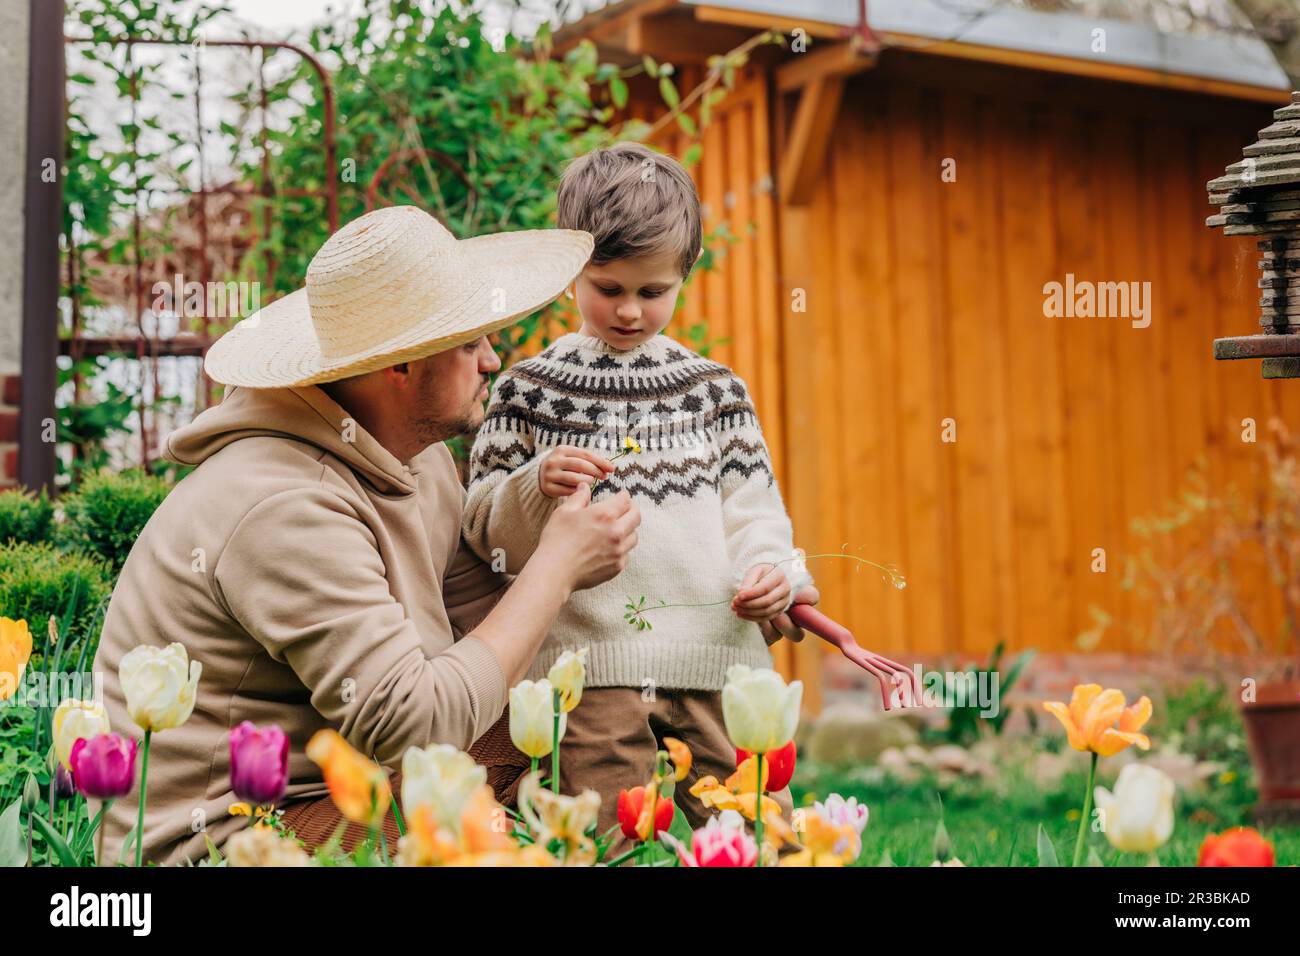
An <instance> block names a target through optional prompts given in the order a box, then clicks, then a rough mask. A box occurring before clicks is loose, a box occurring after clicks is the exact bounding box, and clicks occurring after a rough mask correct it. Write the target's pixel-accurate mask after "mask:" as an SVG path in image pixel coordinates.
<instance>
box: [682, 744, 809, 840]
mask: <svg viewBox="0 0 1300 956" xmlns="http://www.w3.org/2000/svg"><path fill="white" fill-rule="evenodd" d="M757 762H758V761H756V760H755V759H754V758H753V757H750V758H748V759H746V760H745V762H744V763H742V764H741V765H740V767H739V768H738V769H737V770H736V772H735V773H733V774H732V775H731V776H730V777H728V778H727V781H726V783H718V778H717V777H713V776H707V777H701V778H700V779H699V780H696V781H695V783H694V784H693V785H692V786H691V789H690V794H691V796H693V797H695V798H697V799H698V800H699V801H700V803H702V804H703V805H704V806H705V807H706V808H708V809H711V810H735V811H737V812H738V813H740V815H741V816H743V817H744V818H745V819H747V820H753V819H754V817H755V816H756V812H755V808H756V807H757V806H762V808H763V842H764V843H771V844H773V845H774V846H780V845H781V844H782V843H785V842H787V841H788V842H793V841H794V830H792V829H791V828H790V824H788V823H786V821H785V819H784V818H783V817H782V816H781V805H780V804H779V803H777V802H776V801H775V800H773V799H772V798H771V797H769V796H767V795H766V794H764V795H763V801H762V803H761V804H759V803H758V799H757V798H758V792H757V791H758V788H757V786H756V785H755V784H756V780H755V779H754V767H755V765H756V764H757ZM763 780H764V782H766V780H767V764H766V762H764V764H763Z"/></svg>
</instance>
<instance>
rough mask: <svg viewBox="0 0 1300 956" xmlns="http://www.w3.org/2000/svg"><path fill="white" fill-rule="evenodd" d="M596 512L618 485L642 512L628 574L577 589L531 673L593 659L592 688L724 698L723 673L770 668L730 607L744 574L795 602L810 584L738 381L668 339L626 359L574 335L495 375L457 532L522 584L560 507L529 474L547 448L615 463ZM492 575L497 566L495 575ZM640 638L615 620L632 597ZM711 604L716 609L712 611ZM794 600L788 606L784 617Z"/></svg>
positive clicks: (756, 639) (753, 633)
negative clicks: (763, 574)
mask: <svg viewBox="0 0 1300 956" xmlns="http://www.w3.org/2000/svg"><path fill="white" fill-rule="evenodd" d="M626 436H631V437H632V438H634V439H635V440H636V441H637V442H639V444H640V446H641V451H640V452H639V453H629V454H627V455H625V456H623V457H621V458H619V459H618V460H617V461H615V462H614V472H613V474H611V475H610V476H609V477H608V478H606V479H604V480H602V481H601V482H599V483H598V484H597V485H596V488H595V490H594V492H593V494H592V500H593V501H596V502H598V501H601V500H604V499H605V498H607V497H609V496H611V495H615V494H617V493H618V492H619V491H622V490H626V491H627V492H628V493H629V494H630V495H631V496H632V498H633V500H634V501H635V502H636V503H637V505H638V507H639V508H640V509H641V525H640V527H639V528H638V529H637V545H636V547H635V548H633V549H632V551H631V553H630V554H629V555H628V562H627V566H626V567H625V568H624V570H623V571H622V573H620V574H619V575H618V576H616V577H615V578H613V579H612V580H610V581H607V582H605V583H604V584H601V585H598V586H596V587H594V588H590V589H587V590H583V591H576V592H574V594H573V596H572V598H571V599H570V600H569V602H568V603H567V604H566V605H565V607H564V608H562V609H561V611H560V613H559V614H558V615H557V616H556V619H555V622H554V625H553V626H552V628H551V631H550V633H549V635H548V637H547V639H546V641H545V643H544V644H543V646H542V648H541V650H540V652H539V653H538V655H537V658H536V659H535V660H534V662H533V665H532V667H531V669H530V670H529V674H528V676H529V678H531V679H534V680H536V679H539V678H541V677H544V676H545V675H546V672H547V671H548V670H549V669H550V666H551V664H552V663H554V661H555V659H556V658H557V657H559V655H560V654H561V653H562V652H563V651H565V650H567V649H577V648H581V647H588V648H590V655H589V657H588V659H587V686H589V687H641V688H647V687H662V688H665V689H682V690H721V688H722V685H723V682H724V680H725V678H726V673H727V668H728V667H730V666H731V665H732V664H747V665H749V666H750V667H771V666H772V657H771V654H770V653H769V652H768V649H767V645H766V643H765V642H764V640H763V636H762V633H761V632H760V630H759V628H758V625H757V624H754V623H752V622H749V621H743V620H741V619H740V618H738V617H737V616H736V615H735V614H734V613H732V611H731V605H730V600H731V598H732V596H733V595H734V594H735V593H736V590H737V589H738V587H739V586H740V583H741V581H742V580H743V579H744V576H745V573H746V572H747V571H748V570H749V569H750V568H751V567H753V566H754V565H755V564H758V563H760V562H764V561H770V562H783V563H781V564H780V565H779V567H780V569H781V570H782V571H783V572H784V573H785V575H786V577H787V578H788V579H789V580H790V583H791V588H792V590H791V594H792V595H793V593H794V592H795V591H797V590H798V589H799V588H800V587H802V586H803V585H805V584H809V583H811V581H812V579H811V577H810V576H809V575H808V573H807V571H806V570H803V568H802V567H801V566H800V562H798V561H795V560H792V559H793V558H794V557H795V554H796V552H795V551H794V544H793V540H792V531H791V527H790V520H789V518H788V517H787V516H786V513H785V508H784V505H783V503H782V500H781V494H780V491H779V489H778V488H777V485H776V480H775V478H774V477H773V474H772V465H771V461H770V459H769V457H768V450H767V445H766V444H765V442H764V441H763V435H762V431H761V429H760V427H759V423H758V417H757V415H756V414H755V411H754V406H753V404H752V403H751V401H750V397H749V392H748V389H747V388H746V386H745V383H744V382H743V381H742V380H741V379H740V378H739V377H738V376H737V375H736V374H735V373H734V372H732V371H731V370H730V369H728V368H727V367H726V366H724V365H720V364H718V363H717V362H713V361H710V360H708V359H706V358H703V357H701V356H700V355H697V354H696V353H694V352H692V351H691V350H690V349H688V348H686V347H685V346H683V345H681V344H679V343H677V342H675V341H674V340H673V339H671V338H668V337H667V336H664V335H657V336H655V337H654V338H653V339H651V340H650V341H648V342H645V343H644V344H642V345H639V346H637V347H636V348H633V349H629V350H620V349H615V348H613V347H612V346H610V345H609V344H607V343H606V342H604V341H603V340H602V339H599V338H596V337H595V336H590V335H586V334H584V333H576V332H571V333H569V334H567V335H564V336H562V337H560V338H559V339H557V340H556V341H555V342H554V343H552V344H551V345H550V346H549V347H548V348H546V349H545V350H544V351H542V352H541V353H540V354H539V355H537V356H535V357H534V358H530V359H525V360H523V361H521V362H519V363H517V364H516V365H514V366H512V367H511V368H509V369H507V370H506V371H505V372H502V373H501V375H500V376H499V377H498V378H497V381H496V384H495V387H494V388H493V390H492V397H491V400H490V402H489V404H488V410H487V415H486V418H485V421H484V423H483V426H482V428H481V429H480V430H479V433H478V438H477V440H476V441H475V443H474V450H473V452H472V454H471V457H470V483H469V495H468V499H467V501H466V506H465V512H464V522H463V528H462V530H463V532H464V535H465V539H466V541H467V542H468V544H469V546H470V547H471V548H472V549H473V550H474V551H475V552H476V553H477V554H478V555H479V556H480V557H482V558H483V559H484V560H486V561H493V560H494V558H495V559H498V561H499V559H502V558H503V559H504V569H505V570H506V571H507V572H509V573H511V574H517V573H519V571H520V569H521V568H522V567H523V565H524V563H525V562H526V561H527V560H528V558H529V557H530V556H531V555H532V553H533V551H534V549H535V548H536V547H537V542H538V540H539V538H540V536H541V532H542V529H543V528H544V526H545V524H546V521H547V519H548V518H549V517H550V514H551V512H552V511H553V510H554V509H555V508H556V507H558V505H559V504H560V500H558V499H552V498H547V497H546V496H545V495H543V494H542V492H541V485H540V480H539V474H538V471H539V466H540V464H541V462H542V459H543V458H544V457H545V456H546V454H547V453H548V452H549V451H550V450H551V449H553V448H555V447H556V446H557V445H573V446H577V447H580V448H586V449H590V450H592V451H593V452H595V453H597V454H599V455H603V456H604V457H606V458H612V457H613V456H614V455H615V454H617V453H618V451H619V450H620V449H621V448H622V447H623V439H624V437H626ZM496 566H497V567H498V568H501V567H502V565H501V564H500V563H498V564H497V565H496ZM642 597H644V599H645V602H644V603H645V607H646V608H647V609H649V608H653V607H654V606H656V605H657V604H659V603H661V602H663V603H667V604H692V605H694V604H708V606H704V607H670V608H664V609H663V610H658V611H655V610H647V611H646V613H645V614H644V616H643V619H644V620H645V621H648V622H649V623H650V625H651V626H650V627H649V628H637V627H636V626H634V624H632V623H629V622H628V621H627V620H626V619H625V615H626V614H627V613H628V612H627V604H628V603H629V601H631V602H633V603H637V602H639V601H640V599H641V598H642ZM712 602H720V603H712ZM788 605H789V602H787V607H788Z"/></svg>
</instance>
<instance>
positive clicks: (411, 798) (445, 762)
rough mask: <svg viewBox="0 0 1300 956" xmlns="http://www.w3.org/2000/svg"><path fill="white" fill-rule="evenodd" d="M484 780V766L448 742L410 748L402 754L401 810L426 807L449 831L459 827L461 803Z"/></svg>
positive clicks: (407, 811)
mask: <svg viewBox="0 0 1300 956" xmlns="http://www.w3.org/2000/svg"><path fill="white" fill-rule="evenodd" d="M485 783H487V768H486V767H483V766H481V765H479V764H477V763H475V762H474V758H473V757H471V756H470V755H469V754H467V753H463V752H461V751H459V750H457V749H456V748H455V747H453V746H451V745H450V744H430V745H429V746H427V747H424V748H423V749H422V748H420V747H410V748H408V749H407V751H406V753H405V754H403V755H402V809H403V812H404V813H405V814H406V815H407V816H408V817H409V816H410V815H411V812H412V808H413V807H415V806H418V805H421V804H424V805H427V806H429V807H430V808H431V809H432V810H433V813H434V816H435V817H437V818H438V820H439V821H441V822H442V824H443V825H444V826H447V827H450V828H451V829H452V830H459V829H460V817H461V812H462V811H463V810H464V808H465V803H466V802H467V801H468V800H469V798H470V797H471V796H473V795H474V793H475V792H476V791H477V790H478V789H479V788H480V787H482V786H483V785H484V784H485Z"/></svg>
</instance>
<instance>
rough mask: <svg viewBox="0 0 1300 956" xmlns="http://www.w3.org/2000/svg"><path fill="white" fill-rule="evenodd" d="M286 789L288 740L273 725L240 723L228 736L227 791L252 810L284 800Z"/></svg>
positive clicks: (287, 780)
mask: <svg viewBox="0 0 1300 956" xmlns="http://www.w3.org/2000/svg"><path fill="white" fill-rule="evenodd" d="M288 785H289V738H288V737H286V736H285V733H284V731H283V730H281V729H280V728H279V727H276V726H274V725H272V726H270V727H262V728H260V729H259V728H258V727H255V726H254V725H253V724H252V723H251V722H250V721H247V720H246V721H244V722H243V723H242V724H240V725H239V726H238V727H236V728H235V729H234V730H232V731H231V732H230V789H232V790H233V791H235V796H237V797H239V799H241V800H247V801H248V802H249V803H251V804H253V805H254V806H267V805H269V804H273V803H275V802H277V801H278V800H279V799H280V798H281V797H283V796H284V791H285V788H286V787H287V786H288Z"/></svg>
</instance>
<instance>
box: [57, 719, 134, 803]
mask: <svg viewBox="0 0 1300 956" xmlns="http://www.w3.org/2000/svg"><path fill="white" fill-rule="evenodd" d="M136 746H137V744H136V742H135V738H133V737H122V736H120V735H118V734H96V735H95V736H94V737H91V738H90V739H89V740H86V739H85V738H84V737H83V738H81V739H79V740H78V741H77V742H76V743H74V744H73V745H72V753H71V755H70V757H69V759H68V762H69V763H70V764H72V779H73V780H75V781H76V783H77V789H78V790H80V791H81V792H82V793H84V794H85V795H86V796H88V797H97V798H98V799H100V800H111V799H113V798H114V797H123V796H126V795H127V794H128V793H130V792H131V787H132V786H134V785H135V749H136Z"/></svg>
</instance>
